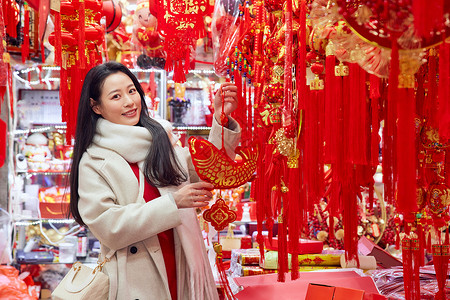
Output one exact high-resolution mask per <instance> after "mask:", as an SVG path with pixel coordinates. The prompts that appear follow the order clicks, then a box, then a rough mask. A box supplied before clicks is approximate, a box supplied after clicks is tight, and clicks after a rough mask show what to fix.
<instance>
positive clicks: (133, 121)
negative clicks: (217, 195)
mask: <svg viewBox="0 0 450 300" xmlns="http://www.w3.org/2000/svg"><path fill="white" fill-rule="evenodd" d="M222 92H223V93H224V94H225V101H224V102H225V103H224V105H223V110H224V111H223V112H224V114H225V115H227V116H228V114H229V113H231V112H232V111H234V110H235V109H236V107H237V88H236V86H234V85H233V84H231V83H225V84H223V85H222ZM219 94H220V93H217V95H216V97H215V99H214V108H215V120H214V124H213V126H212V129H211V131H210V140H211V141H212V142H213V143H214V144H215V145H216V146H218V147H220V146H221V143H222V139H221V132H222V130H221V126H220V125H219V123H218V122H217V120H221V118H220V116H221V113H222V99H221V97H220V95H219ZM227 123H228V124H225V125H226V128H225V130H224V132H225V133H224V138H225V147H226V150H227V153H228V154H229V155H234V148H235V147H236V146H237V144H238V142H239V138H240V129H239V126H238V125H237V123H236V122H235V121H234V120H233V119H231V118H229V119H228V122H227ZM231 157H233V156H231ZM70 188H71V201H70V212H71V214H72V216H73V217H74V219H75V220H76V221H77V222H78V223H79V224H82V225H86V226H87V227H88V228H89V230H90V231H91V232H92V233H93V235H94V236H95V237H96V238H98V239H99V241H100V243H101V258H99V259H100V260H103V259H104V258H105V257H106V258H108V259H109V261H108V262H107V263H106V264H105V266H104V268H103V271H104V272H105V273H106V274H108V276H109V280H110V290H109V299H124V300H129V299H141V300H143V299H158V300H159V299H173V300H175V299H192V300H200V299H218V296H217V290H216V286H215V282H214V279H213V276H212V271H211V268H210V265H209V261H208V259H207V256H206V251H205V247H204V244H203V238H202V235H201V232H200V228H199V224H198V221H197V217H196V213H195V210H194V209H193V208H196V207H202V206H205V205H207V204H208V201H209V200H210V199H211V197H212V194H211V190H212V189H213V186H212V185H211V184H209V183H206V182H199V178H198V176H197V174H196V173H195V170H194V167H193V165H192V162H191V159H190V155H189V151H188V149H187V148H182V147H173V146H172V144H171V142H170V139H169V137H168V135H167V133H166V131H165V130H164V129H163V127H162V126H161V125H160V124H159V123H158V122H157V121H155V120H153V119H152V118H150V117H149V115H148V111H147V107H146V105H145V101H144V92H143V90H142V87H141V86H140V84H139V82H138V80H137V79H136V77H135V76H134V75H133V74H132V73H131V72H130V71H129V70H128V69H127V68H126V67H125V66H123V65H122V64H119V63H116V62H108V63H105V64H102V65H99V66H96V67H94V68H93V69H91V70H90V71H89V72H88V74H87V75H86V78H85V81H84V84H83V89H82V92H81V97H80V104H79V108H78V119H77V128H76V135H75V144H74V153H73V162H72V169H71V176H70Z"/></svg>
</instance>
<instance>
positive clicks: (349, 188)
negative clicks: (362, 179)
mask: <svg viewBox="0 0 450 300" xmlns="http://www.w3.org/2000/svg"><path fill="white" fill-rule="evenodd" d="M346 167H347V168H351V166H350V165H347V166H346ZM349 173H350V174H351V176H350V178H347V179H343V180H344V184H343V188H342V200H343V214H344V215H343V223H344V230H345V233H344V247H345V261H347V262H348V261H354V260H356V263H357V267H358V268H359V259H358V218H357V217H356V216H357V215H358V209H357V208H358V203H357V198H356V190H355V187H354V186H353V184H352V182H353V181H354V178H355V174H354V173H355V172H351V171H350V172H349Z"/></svg>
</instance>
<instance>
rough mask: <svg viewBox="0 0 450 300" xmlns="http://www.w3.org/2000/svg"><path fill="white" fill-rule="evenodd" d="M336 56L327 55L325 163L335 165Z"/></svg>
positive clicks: (336, 145) (336, 146)
mask: <svg viewBox="0 0 450 300" xmlns="http://www.w3.org/2000/svg"><path fill="white" fill-rule="evenodd" d="M335 66H336V56H334V55H327V57H326V60H325V115H326V118H325V124H324V125H325V126H324V129H325V130H324V139H325V157H324V160H325V163H334V162H335V161H336V153H337V152H338V150H337V148H338V144H337V139H336V135H338V134H337V126H336V125H337V122H338V121H337V107H336V105H337V101H336V97H337V95H336V84H338V81H337V77H336V76H335V74H334V69H335Z"/></svg>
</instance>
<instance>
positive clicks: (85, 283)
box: [65, 250, 115, 293]
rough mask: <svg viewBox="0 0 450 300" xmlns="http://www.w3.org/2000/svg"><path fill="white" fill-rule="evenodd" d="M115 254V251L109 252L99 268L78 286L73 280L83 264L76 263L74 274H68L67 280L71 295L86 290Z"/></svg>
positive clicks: (67, 288)
mask: <svg viewBox="0 0 450 300" xmlns="http://www.w3.org/2000/svg"><path fill="white" fill-rule="evenodd" d="M114 253H115V251H114V250H110V251H109V252H108V254H106V256H105V259H104V260H103V261H102V262H99V263H98V264H97V266H96V267H95V268H94V269H93V270H92V272H90V274H89V275H88V276H86V279H85V280H84V281H83V282H82V283H81V284H77V285H74V284H73V280H74V279H75V277H76V276H77V274H78V273H79V272H80V270H81V268H82V264H81V262H79V261H77V262H76V263H74V264H73V266H72V269H73V272H69V273H68V274H67V280H66V285H65V288H66V290H67V291H68V292H71V293H78V292H80V291H81V290H83V289H84V288H86V287H87V286H88V285H89V284H90V283H91V282H92V281H93V280H94V278H95V276H96V275H97V273H99V272H101V271H102V269H103V266H104V265H105V263H107V262H108V261H109V260H110V259H111V257H112V256H113V255H114ZM71 271H72V270H71Z"/></svg>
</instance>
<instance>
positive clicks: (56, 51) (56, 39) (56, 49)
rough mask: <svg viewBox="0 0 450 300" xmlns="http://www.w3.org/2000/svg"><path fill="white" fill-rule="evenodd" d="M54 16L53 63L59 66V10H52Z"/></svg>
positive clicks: (60, 47)
mask: <svg viewBox="0 0 450 300" xmlns="http://www.w3.org/2000/svg"><path fill="white" fill-rule="evenodd" d="M53 15H54V16H55V64H56V65H58V66H61V64H62V60H61V51H62V45H61V13H60V12H59V11H53Z"/></svg>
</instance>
